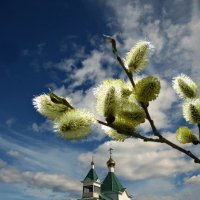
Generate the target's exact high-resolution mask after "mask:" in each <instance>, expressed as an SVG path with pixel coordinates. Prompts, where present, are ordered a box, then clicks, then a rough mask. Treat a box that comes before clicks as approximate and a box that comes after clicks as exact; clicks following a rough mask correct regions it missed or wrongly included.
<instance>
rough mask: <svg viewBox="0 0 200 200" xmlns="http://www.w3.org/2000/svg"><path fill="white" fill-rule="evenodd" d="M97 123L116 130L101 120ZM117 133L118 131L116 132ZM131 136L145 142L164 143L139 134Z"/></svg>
mask: <svg viewBox="0 0 200 200" xmlns="http://www.w3.org/2000/svg"><path fill="white" fill-rule="evenodd" d="M97 122H98V123H99V124H101V125H104V126H107V127H109V128H113V129H115V128H114V127H113V126H112V125H111V124H108V123H106V122H103V121H101V120H97ZM115 130H116V129H115ZM116 131H117V130H116ZM128 136H130V135H128ZM131 136H132V137H134V138H138V139H142V140H143V141H144V142H158V143H163V141H162V140H160V139H156V138H149V137H145V136H143V135H140V134H139V133H134V134H133V135H131Z"/></svg>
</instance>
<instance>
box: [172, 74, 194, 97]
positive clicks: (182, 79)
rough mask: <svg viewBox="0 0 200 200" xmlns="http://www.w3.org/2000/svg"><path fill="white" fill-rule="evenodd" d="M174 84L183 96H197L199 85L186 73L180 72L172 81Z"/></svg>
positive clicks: (178, 92) (175, 88)
mask: <svg viewBox="0 0 200 200" xmlns="http://www.w3.org/2000/svg"><path fill="white" fill-rule="evenodd" d="M172 86H173V88H174V90H175V91H176V93H177V94H178V95H179V96H180V97H181V98H189V99H193V98H195V97H197V85H196V83H195V82H194V81H192V79H191V78H190V77H188V76H186V75H185V74H180V75H179V76H177V77H175V78H174V79H173V81H172Z"/></svg>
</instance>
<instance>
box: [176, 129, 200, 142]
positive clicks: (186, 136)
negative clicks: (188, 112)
mask: <svg viewBox="0 0 200 200" xmlns="http://www.w3.org/2000/svg"><path fill="white" fill-rule="evenodd" d="M176 139H177V140H178V141H179V142H180V143H181V144H186V143H194V144H195V143H196V142H197V141H198V140H197V137H196V136H195V135H194V134H193V132H192V131H191V130H190V129H189V128H188V127H187V126H181V127H180V128H179V129H178V130H177V131H176Z"/></svg>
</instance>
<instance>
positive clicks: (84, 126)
mask: <svg viewBox="0 0 200 200" xmlns="http://www.w3.org/2000/svg"><path fill="white" fill-rule="evenodd" d="M94 122H95V119H94V116H93V114H91V113H89V112H88V111H85V110H78V109H77V110H71V111H69V112H67V113H65V114H64V115H63V116H62V117H61V118H60V119H59V120H58V121H56V122H55V124H54V129H55V131H56V132H58V135H59V136H61V137H62V138H64V139H68V140H77V139H80V138H84V137H86V136H87V135H88V134H89V132H90V129H91V125H92V124H93V123H94Z"/></svg>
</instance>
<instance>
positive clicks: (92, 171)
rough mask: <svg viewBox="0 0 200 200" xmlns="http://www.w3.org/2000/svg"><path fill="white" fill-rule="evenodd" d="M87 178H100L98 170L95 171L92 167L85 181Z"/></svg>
mask: <svg viewBox="0 0 200 200" xmlns="http://www.w3.org/2000/svg"><path fill="white" fill-rule="evenodd" d="M87 178H89V179H90V180H92V181H96V180H97V179H98V176H97V174H96V172H95V170H94V169H92V168H91V169H90V171H89V172H88V174H87V176H86V177H85V179H84V181H85V180H86V179H87Z"/></svg>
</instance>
